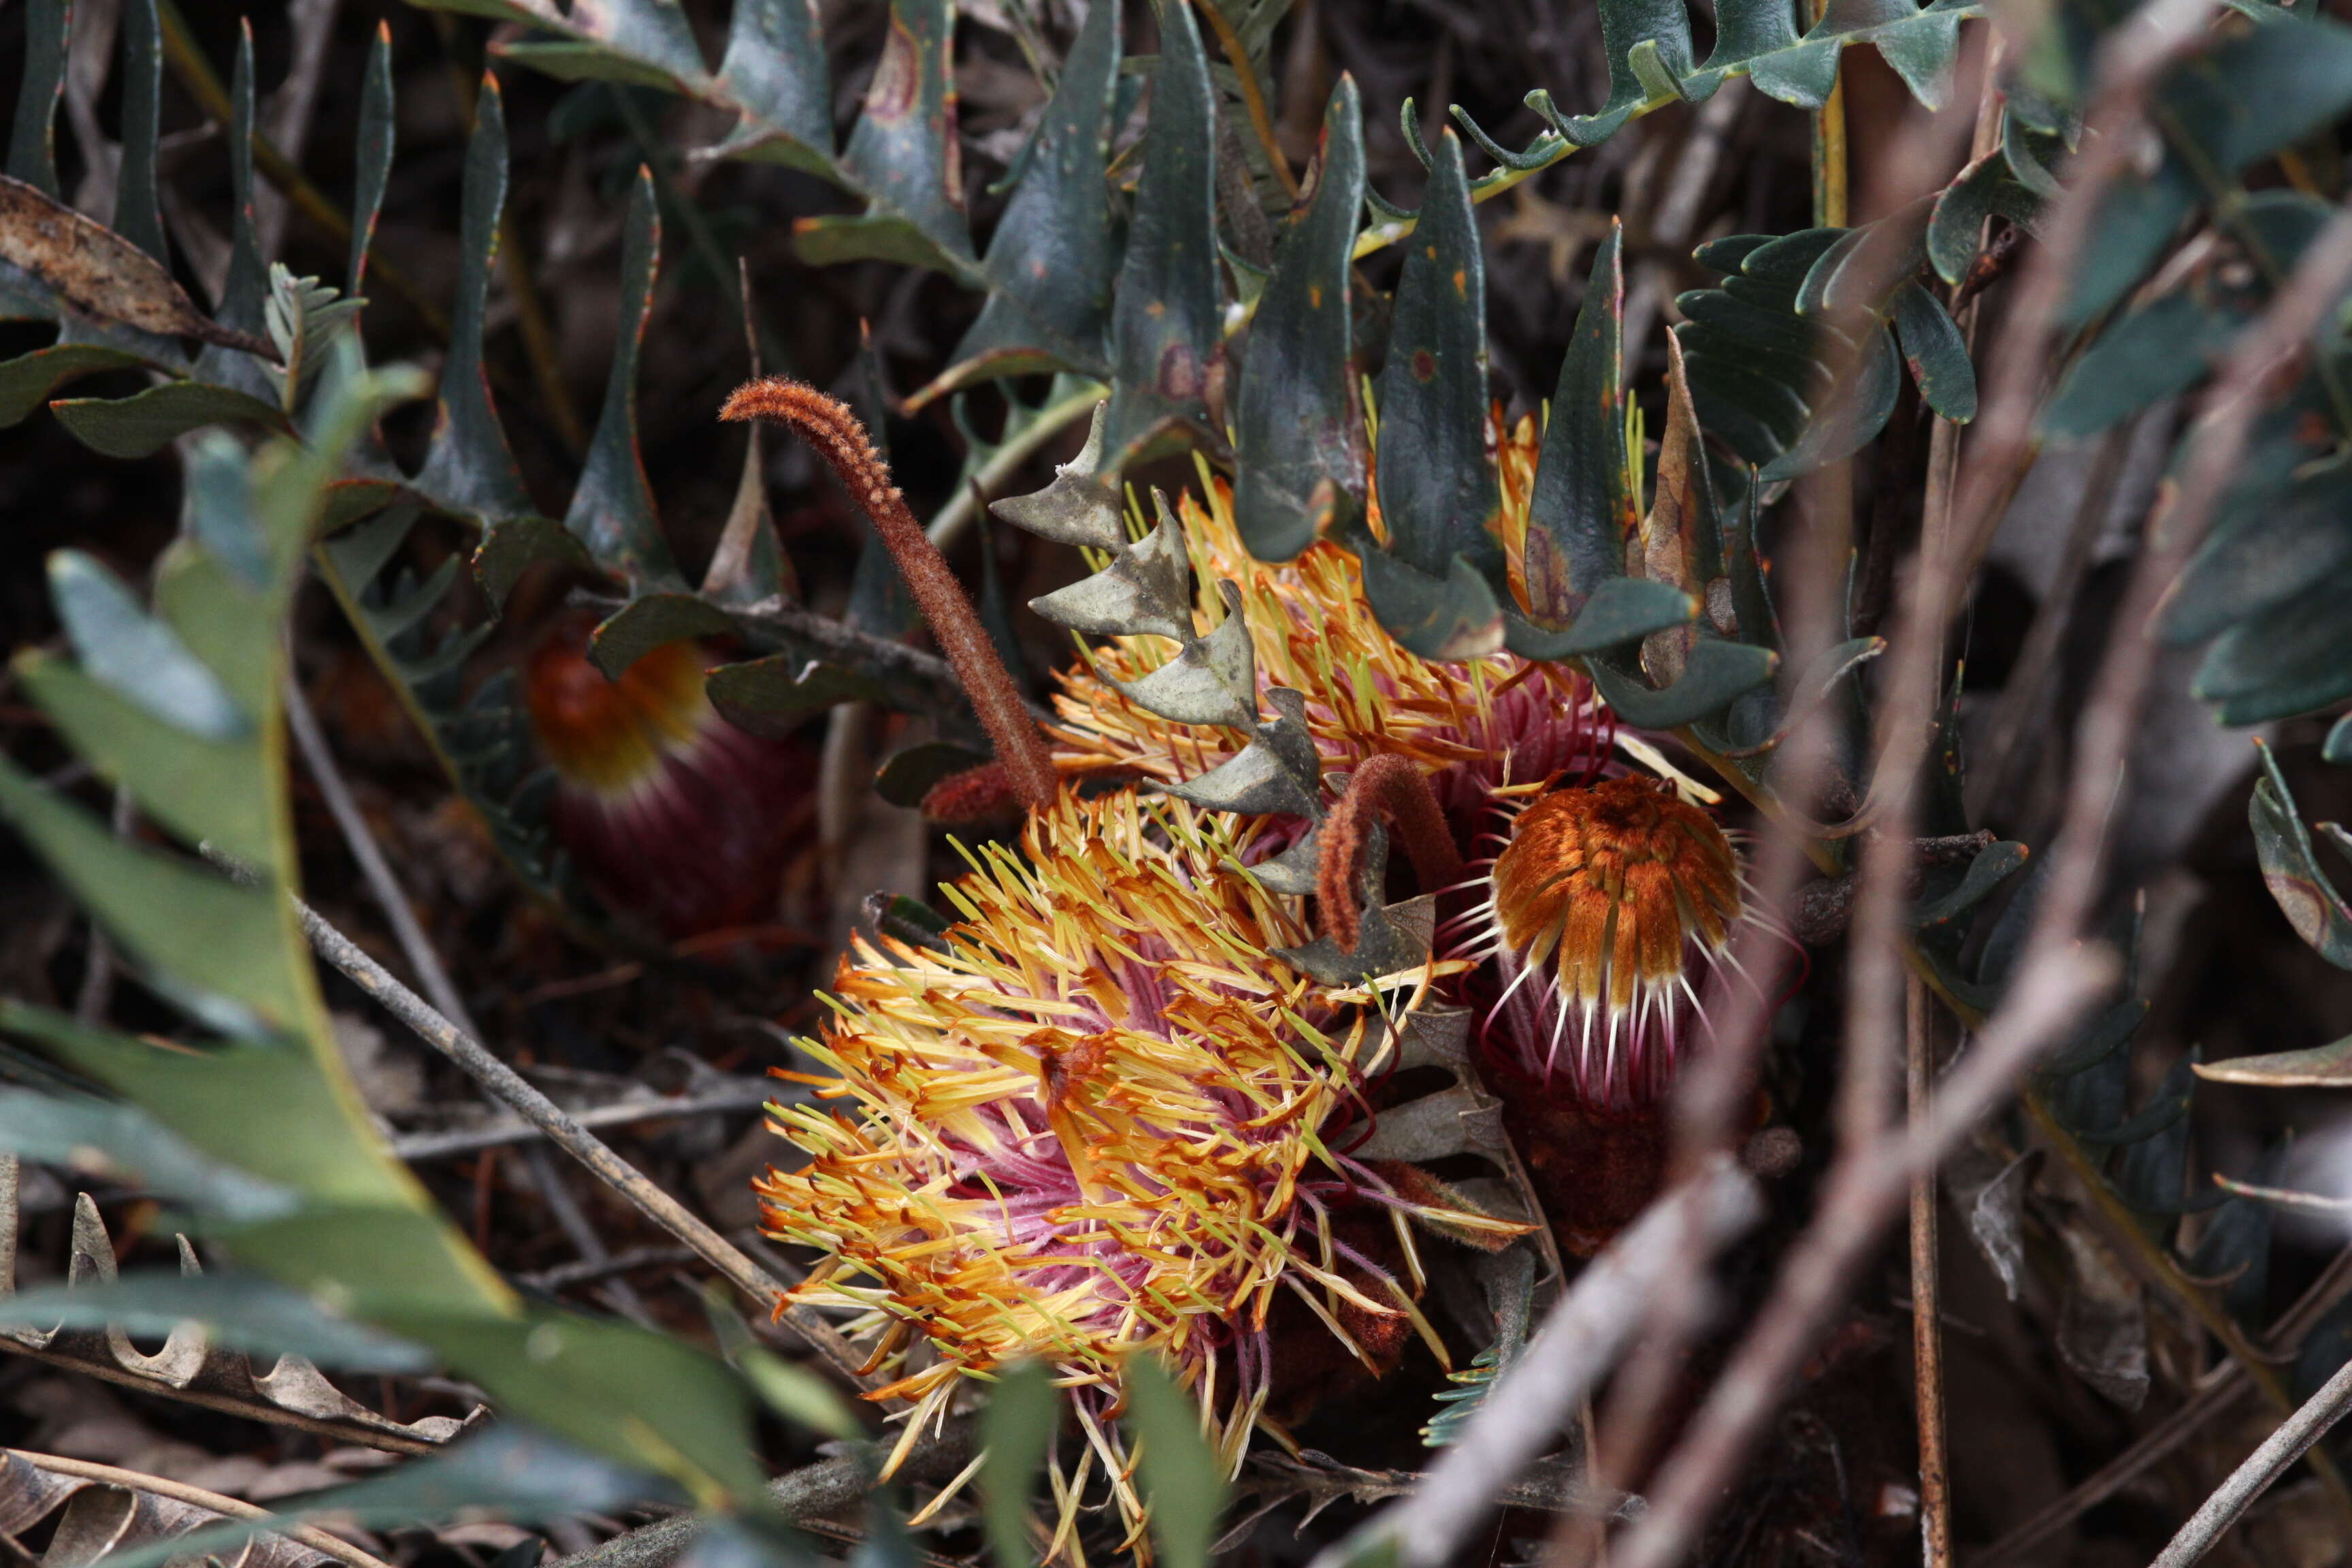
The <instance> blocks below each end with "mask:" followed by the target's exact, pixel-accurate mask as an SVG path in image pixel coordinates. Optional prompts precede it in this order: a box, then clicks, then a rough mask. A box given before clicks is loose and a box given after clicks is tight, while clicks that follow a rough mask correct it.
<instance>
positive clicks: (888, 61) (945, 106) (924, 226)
mask: <svg viewBox="0 0 2352 1568" xmlns="http://www.w3.org/2000/svg"><path fill="white" fill-rule="evenodd" d="M954 32H955V12H954V7H953V6H952V5H950V0H891V5H890V32H889V36H888V37H887V39H886V40H885V42H884V43H883V46H882V58H881V61H880V63H879V64H877V66H876V67H875V68H874V82H873V85H872V86H871V87H869V88H867V89H866V103H865V107H864V111H863V112H862V113H861V114H859V115H858V117H857V124H856V128H854V129H853V130H852V131H851V132H850V133H849V145H848V146H847V147H845V149H843V151H842V154H841V167H842V169H843V171H844V172H845V174H848V176H849V177H850V178H851V179H852V180H853V181H855V182H856V184H857V186H858V188H859V189H861V190H863V191H865V192H866V193H867V194H868V195H871V196H872V197H873V198H874V199H875V201H876V202H877V203H878V204H880V205H883V206H884V207H886V208H887V210H888V211H889V212H890V213H892V214H894V215H896V216H898V217H900V218H902V219H904V220H905V221H906V222H907V223H908V224H909V225H911V226H913V227H914V228H915V230H916V231H917V232H918V233H919V234H921V235H922V237H924V238H925V239H927V240H929V242H930V244H931V245H932V246H934V247H937V248H938V250H939V251H940V254H941V255H942V256H943V257H944V258H946V260H945V264H946V266H947V268H948V269H949V270H950V272H955V273H958V274H960V275H969V274H970V273H971V270H972V255H971V228H970V227H969V226H968V224H967V222H966V219H965V216H964V210H963V190H962V188H961V185H960V184H958V183H957V172H958V169H959V168H960V166H961V165H960V163H959V160H958V155H957V151H956V115H955V59H954V54H953V38H954Z"/></svg>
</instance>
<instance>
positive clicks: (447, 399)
mask: <svg viewBox="0 0 2352 1568" xmlns="http://www.w3.org/2000/svg"><path fill="white" fill-rule="evenodd" d="M475 105H476V119H475V124H474V134H473V137H472V139H471V140H470V141H469V142H467V146H466V175H465V187H464V192H463V195H461V197H460V201H459V217H458V238H457V255H458V262H457V301H456V304H455V305H454V307H453V308H452V309H451V310H450V326H449V354H448V358H447V359H446V360H444V361H443V362H442V366H441V389H440V394H439V397H440V415H439V417H438V418H437V419H436V421H435V423H434V429H433V444H432V446H431V447H430V448H429V449H428V450H427V452H426V453H425V468H424V469H423V471H422V472H420V473H419V474H418V475H417V477H416V489H418V491H419V492H421V493H423V494H425V495H427V496H430V497H432V498H433V500H434V501H435V503H436V505H439V506H441V507H444V508H446V509H447V510H450V511H451V512H453V513H455V514H456V515H457V516H460V517H470V518H472V519H474V520H476V521H478V523H480V524H481V525H482V526H483V527H484V528H485V529H486V530H488V529H489V528H490V527H491V526H492V525H494V524H496V523H498V522H500V521H504V520H507V519H509V518H522V517H527V516H530V515H531V514H532V511H533V508H532V506H531V502H530V493H529V492H528V491H526V490H525V489H523V483H522V473H521V470H520V469H519V468H516V467H515V460H514V454H513V452H512V451H510V450H509V448H508V446H507V437H506V430H505V427H504V426H501V425H500V424H499V416H498V408H497V405H496V404H495V403H494V402H493V400H492V399H491V396H490V381H489V374H488V369H487V367H486V366H485V365H484V363H483V362H482V329H483V318H484V312H485V310H487V309H488V303H489V292H490V266H491V260H492V258H493V257H494V255H495V254H496V252H497V248H498V241H499V213H500V211H501V210H503V209H504V207H505V205H506V194H507V131H506V110H505V107H504V100H503V97H502V95H501V94H500V92H499V85H498V78H497V77H495V76H492V75H489V74H488V73H485V74H484V76H483V78H482V88H481V91H480V92H479V93H478V95H477V96H476V99H475ZM540 538H541V539H542V540H543V538H544V534H543V533H541V535H540ZM484 548H485V549H488V540H487V539H486V540H485V541H484ZM499 553H501V554H502V553H503V552H499ZM493 559H497V555H496V554H494V556H493ZM478 564H479V563H478ZM499 577H500V578H501V581H499V583H497V584H495V585H494V584H492V583H491V581H490V580H489V578H488V577H485V579H484V588H485V590H486V591H488V593H489V595H490V598H491V602H492V603H493V604H497V603H499V602H502V601H503V599H504V597H505V594H504V589H505V588H507V587H509V586H511V585H512V577H513V573H511V572H508V571H505V570H501V571H500V572H499Z"/></svg>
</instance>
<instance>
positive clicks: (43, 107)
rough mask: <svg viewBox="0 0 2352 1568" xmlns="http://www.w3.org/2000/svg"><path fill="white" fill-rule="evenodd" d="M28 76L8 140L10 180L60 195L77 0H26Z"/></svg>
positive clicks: (23, 85)
mask: <svg viewBox="0 0 2352 1568" xmlns="http://www.w3.org/2000/svg"><path fill="white" fill-rule="evenodd" d="M24 28H25V31H24V47H25V74H24V76H23V78H22V79H21V85H20V86H19V87H18V89H17V91H16V124H15V126H14V127H13V128H12V129H11V131H10V132H9V136H8V177H9V178H10V179H14V180H22V181H24V182H25V183H26V184H28V185H34V186H37V187H38V188H39V189H40V191H41V193H42V194H43V195H47V196H51V197H55V196H57V195H58V97H59V96H60V95H61V94H62V93H63V92H64V90H65V85H66V48H67V44H68V38H69V37H70V35H71V32H72V28H73V0H26V5H25V23H24Z"/></svg>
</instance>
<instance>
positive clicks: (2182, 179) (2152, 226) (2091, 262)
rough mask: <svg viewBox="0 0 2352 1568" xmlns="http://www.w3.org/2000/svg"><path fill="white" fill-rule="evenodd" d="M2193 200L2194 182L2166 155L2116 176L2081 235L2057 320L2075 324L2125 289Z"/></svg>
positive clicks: (2141, 273)
mask: <svg viewBox="0 0 2352 1568" xmlns="http://www.w3.org/2000/svg"><path fill="white" fill-rule="evenodd" d="M2196 201H2197V195H2196V184H2195V182H2194V181H2193V180H2192V179H2191V178H2190V177H2189V173H2188V171H2187V170H2185V169H2183V168H2182V167H2181V165H2180V161H2179V159H2177V158H2167V159H2166V160H2165V161H2164V164H2163V166H2162V167H2161V168H2159V169H2158V171H2157V172H2156V173H2155V174H2153V175H2142V174H2137V173H2126V174H2123V175H2121V176H2119V177H2118V178H2117V179H2116V182H2115V184H2112V185H2110V186H2108V187H2107V192H2106V195H2105V196H2104V197H2103V198H2101V200H2100V203H2099V214H2098V216H2097V218H2096V219H2095V221H2094V222H2093V223H2092V224H2091V226H2090V228H2089V230H2088V232H2087V233H2086V234H2085V236H2084V241H2083V254H2082V255H2081V256H2080V257H2079V258H2076V259H2075V262H2074V279H2073V280H2072V282H2071V284H2070V286H2069V288H2068V290H2067V295H2066V304H2065V308H2064V309H2063V310H2062V311H2061V312H2060V313H2059V320H2058V322H2057V324H2058V325H2059V326H2060V327H2062V328H2065V327H2078V326H2081V325H2082V324H2083V323H2084V322H2085V321H2089V320H2090V319H2091V318H2092V317H2094V316H2095V315H2097V314H2098V313H2099V312H2100V311H2102V310H2105V309H2106V308H2107V307H2108V306H2110V305H2112V304H2114V303H2115V302H2116V300H2120V299H2122V298H2123V297H2124V296H2125V295H2126V293H2128V292H2130V290H2131V289H2133V288H2134V287H2136V286H2137V284H2138V282H2139V280H2140V279H2141V278H2142V277H2144V276H2145V275H2146V274H2147V269H2148V268H2150V267H2151V266H2153V265H2155V262H2156V258H2158V257H2159V256H2161V255H2162V254H2163V253H2164V250H2165V247H2167V246H2168V245H2170V244H2171V243H2172V237H2173V236H2174V234H2175V233H2177V232H2178V231H2179V227H2180V223H2181V220H2182V219H2183V218H2185V217H2187V216H2189V210H2190V209H2191V208H2192V207H2193V206H2195V205H2196Z"/></svg>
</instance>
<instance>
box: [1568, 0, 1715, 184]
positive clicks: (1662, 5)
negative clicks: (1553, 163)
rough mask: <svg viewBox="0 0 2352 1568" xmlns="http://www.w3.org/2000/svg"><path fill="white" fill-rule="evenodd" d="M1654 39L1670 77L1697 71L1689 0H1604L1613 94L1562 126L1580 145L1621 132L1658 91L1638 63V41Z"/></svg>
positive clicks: (1603, 19) (1605, 43) (1603, 18)
mask: <svg viewBox="0 0 2352 1568" xmlns="http://www.w3.org/2000/svg"><path fill="white" fill-rule="evenodd" d="M1644 43H1648V44H1652V45H1654V54H1655V57H1656V64H1657V67H1658V68H1660V69H1661V70H1662V71H1663V72H1664V74H1665V75H1666V76H1667V77H1670V78H1674V79H1680V78H1683V77H1686V76H1688V75H1690V74H1691V35H1690V14H1689V13H1688V11H1686V10H1685V8H1684V5H1683V0H1601V52H1602V53H1603V54H1604V55H1606V56H1607V57H1608V60H1609V99H1608V101H1607V102H1605V103H1603V104H1602V105H1601V110H1600V111H1599V112H1598V113H1594V114H1580V115H1576V116H1573V117H1572V118H1570V119H1569V120H1568V121H1566V122H1565V123H1564V124H1563V125H1562V126H1561V131H1562V132H1563V133H1564V134H1566V135H1567V137H1568V139H1569V140H1570V141H1571V142H1575V143H1576V144H1577V145H1578V146H1580V147H1591V146H1594V145H1596V144H1597V143H1599V142H1605V141H1607V140H1608V139H1609V138H1610V137H1611V136H1612V135H1614V134H1616V132H1617V128H1618V127H1619V126H1621V125H1622V124H1624V123H1625V121H1627V120H1628V119H1630V118H1632V116H1633V111H1634V110H1636V109H1639V108H1641V107H1642V106H1643V104H1645V103H1648V102H1649V101H1650V100H1652V98H1653V97H1654V96H1656V95H1654V94H1653V93H1652V92H1651V90H1650V89H1649V87H1648V86H1647V85H1645V84H1644V83H1643V80H1642V79H1641V76H1640V74H1639V73H1637V72H1636V71H1635V70H1634V68H1633V58H1632V56H1633V50H1634V48H1635V47H1636V46H1638V45H1641V44H1644Z"/></svg>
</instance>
